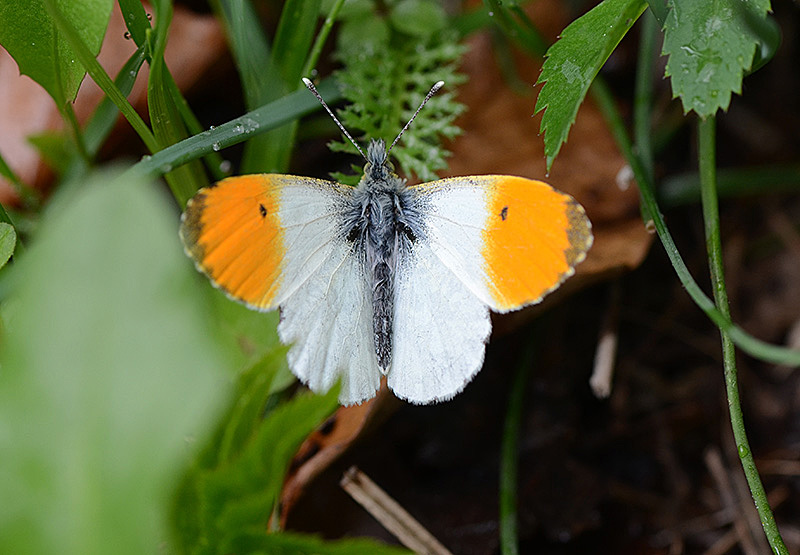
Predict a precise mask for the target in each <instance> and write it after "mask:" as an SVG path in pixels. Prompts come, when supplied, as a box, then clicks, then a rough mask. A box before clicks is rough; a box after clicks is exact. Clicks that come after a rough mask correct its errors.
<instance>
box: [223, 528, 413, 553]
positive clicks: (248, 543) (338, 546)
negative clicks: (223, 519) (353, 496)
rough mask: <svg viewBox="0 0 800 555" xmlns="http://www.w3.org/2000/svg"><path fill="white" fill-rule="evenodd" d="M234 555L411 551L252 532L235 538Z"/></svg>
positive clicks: (360, 542)
mask: <svg viewBox="0 0 800 555" xmlns="http://www.w3.org/2000/svg"><path fill="white" fill-rule="evenodd" d="M230 549H231V551H230V552H231V553H251V554H256V553H263V554H265V555H266V554H269V555H408V554H409V553H411V552H410V551H408V550H406V549H403V548H400V547H394V546H389V545H383V544H380V543H378V542H376V541H374V540H368V539H346V540H338V541H324V540H322V539H320V538H315V537H314V536H303V535H300V534H287V533H282V534H265V533H263V532H261V533H257V532H253V533H250V534H243V535H242V536H240V537H238V538H236V540H235V541H234V542H232V543H231V546H230Z"/></svg>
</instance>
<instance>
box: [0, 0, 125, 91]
mask: <svg viewBox="0 0 800 555" xmlns="http://www.w3.org/2000/svg"><path fill="white" fill-rule="evenodd" d="M55 4H56V6H58V8H59V9H60V11H61V12H62V13H63V14H64V16H65V17H66V18H67V20H68V21H70V22H71V23H72V24H73V25H74V27H75V28H76V29H77V30H78V33H79V35H80V37H81V39H82V40H83V42H84V43H85V44H86V45H87V46H88V47H89V49H90V50H91V51H92V53H93V54H95V55H97V53H98V52H99V51H100V45H101V44H102V42H103V35H104V34H105V31H106V26H107V25H108V18H109V17H110V15H111V6H112V4H113V3H112V1H111V0H81V1H80V2H75V1H71V0H55ZM0 44H2V45H3V47H4V48H5V49H6V50H8V52H9V54H11V56H12V57H13V58H14V59H15V60H16V62H17V65H19V70H20V73H22V74H24V75H28V76H30V78H31V79H33V80H34V81H36V82H37V83H39V84H40V85H41V86H42V87H43V88H44V89H45V90H46V91H47V92H48V94H49V95H50V96H51V97H52V98H53V100H55V102H56V104H57V105H59V106H61V105H63V104H64V103H66V102H72V101H73V100H75V95H76V94H77V93H78V87H79V86H80V84H81V81H82V80H83V76H84V74H85V73H86V70H85V69H84V67H83V66H82V65H81V64H80V63H79V62H78V58H77V56H76V55H75V52H74V51H73V50H72V48H70V46H69V45H68V44H67V43H66V41H64V40H63V39H62V38H61V36H60V35H59V33H58V32H56V28H55V26H54V24H53V21H52V19H51V17H50V15H49V14H48V12H47V10H46V9H45V5H44V2H43V1H42V0H28V1H25V2H12V1H5V2H0Z"/></svg>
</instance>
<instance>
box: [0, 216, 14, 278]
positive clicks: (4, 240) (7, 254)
mask: <svg viewBox="0 0 800 555" xmlns="http://www.w3.org/2000/svg"><path fill="white" fill-rule="evenodd" d="M16 246H17V231H16V230H15V229H14V226H13V225H11V224H8V223H6V222H0V268H2V267H3V266H5V265H6V262H8V260H9V259H10V258H11V255H12V254H14V248H15V247H16Z"/></svg>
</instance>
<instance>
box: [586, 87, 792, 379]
mask: <svg viewBox="0 0 800 555" xmlns="http://www.w3.org/2000/svg"><path fill="white" fill-rule="evenodd" d="M589 92H590V93H591V94H592V98H594V100H595V101H596V102H597V104H598V107H599V108H600V111H601V112H602V114H603V117H604V118H605V120H606V122H607V123H608V125H609V128H610V129H611V133H612V135H613V136H614V140H615V141H616V143H617V146H618V147H619V149H620V150H621V151H622V153H623V155H624V156H625V158H626V159H627V160H628V164H629V165H630V166H631V170H632V171H633V175H634V177H635V178H636V182H637V183H638V185H639V192H640V194H641V196H642V202H643V203H644V204H645V205H646V206H647V210H648V211H649V213H650V215H651V216H652V218H653V220H652V223H653V227H654V228H655V230H656V233H658V237H659V239H660V240H661V244H662V245H663V246H664V250H665V251H666V253H667V256H668V257H669V260H670V263H671V264H672V267H673V268H674V269H675V273H676V274H677V276H678V279H680V280H681V283H682V284H683V286H684V288H685V289H686V292H687V293H688V294H689V296H690V297H691V298H692V300H693V301H694V303H695V304H696V305H697V306H698V307H700V309H701V310H702V311H703V312H705V313H706V316H708V318H709V319H710V320H711V321H712V322H714V324H716V325H717V327H718V328H720V330H723V331H725V332H727V333H728V334H729V335H730V337H731V339H732V340H733V342H734V343H736V345H737V346H738V347H739V348H740V349H742V350H743V351H744V352H746V353H748V354H750V355H752V356H754V357H756V358H759V359H761V360H764V361H767V362H773V363H775V364H783V365H786V366H800V352H798V351H796V350H792V349H787V348H784V347H779V346H777V345H771V344H769V343H766V342H764V341H761V340H760V339H756V338H755V337H753V336H752V335H750V334H748V333H747V332H745V331H744V330H743V329H741V328H740V327H738V326H737V325H735V324H733V323H732V322H731V320H730V318H728V317H727V316H725V315H724V314H722V313H721V312H720V311H719V310H718V309H717V307H716V306H715V305H714V302H713V301H712V300H711V299H709V298H708V296H707V295H706V294H705V293H704V292H703V290H702V289H701V288H700V286H699V285H698V284H697V282H696V281H695V280H694V278H692V275H691V273H690V272H689V269H688V268H687V267H686V263H685V262H684V261H683V258H681V255H680V253H679V252H678V249H677V247H676V246H675V242H674V241H673V240H672V235H670V233H669V230H668V229H667V224H666V222H665V221H664V217H663V216H662V215H661V212H659V210H658V204H657V203H656V197H655V187H654V185H653V181H652V179H650V177H649V176H648V175H647V172H646V171H645V169H644V166H643V165H642V163H641V161H640V160H639V157H638V156H636V155H635V154H634V152H633V147H632V145H631V141H630V138H629V137H628V132H627V131H626V129H625V124H624V123H623V122H622V118H621V117H620V115H619V113H618V112H617V108H616V106H615V105H614V98H613V96H612V95H611V92H610V91H609V90H608V87H607V86H606V85H605V83H604V82H603V80H602V79H600V78H596V79H595V80H594V83H593V84H592V86H591V88H590V89H589Z"/></svg>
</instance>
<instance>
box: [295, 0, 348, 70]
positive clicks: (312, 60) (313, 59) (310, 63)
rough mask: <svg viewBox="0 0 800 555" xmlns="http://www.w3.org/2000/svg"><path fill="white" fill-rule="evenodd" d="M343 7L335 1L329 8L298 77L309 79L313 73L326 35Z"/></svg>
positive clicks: (340, 1) (341, 2)
mask: <svg viewBox="0 0 800 555" xmlns="http://www.w3.org/2000/svg"><path fill="white" fill-rule="evenodd" d="M343 5H344V0H336V1H335V2H334V3H333V6H331V10H330V11H329V12H328V15H327V16H326V17H325V22H324V23H323V24H322V29H320V30H319V33H318V34H317V38H316V39H314V46H312V47H311V53H310V54H309V55H308V59H306V63H305V65H304V66H303V69H302V71H300V77H308V78H310V77H311V74H312V73H313V72H314V68H315V67H316V65H317V61H319V56H320V54H322V47H323V46H325V41H326V40H328V35H330V33H331V29H333V24H334V23H336V19H337V18H338V17H339V10H341V9H342V6H343Z"/></svg>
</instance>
